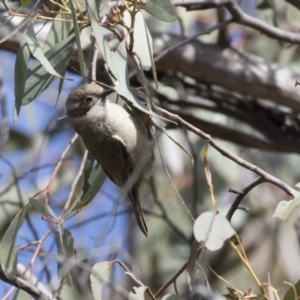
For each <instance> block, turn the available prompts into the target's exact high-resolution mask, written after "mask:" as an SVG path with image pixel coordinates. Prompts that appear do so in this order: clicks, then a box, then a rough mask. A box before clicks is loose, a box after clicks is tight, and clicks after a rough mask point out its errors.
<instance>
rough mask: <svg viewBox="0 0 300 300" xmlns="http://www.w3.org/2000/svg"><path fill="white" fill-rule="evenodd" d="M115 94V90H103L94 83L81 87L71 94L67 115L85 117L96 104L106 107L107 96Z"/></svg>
mask: <svg viewBox="0 0 300 300" xmlns="http://www.w3.org/2000/svg"><path fill="white" fill-rule="evenodd" d="M113 92H114V89H109V88H108V89H103V88H102V87H101V86H99V85H97V84H94V83H91V84H84V85H81V86H79V87H78V88H76V89H74V90H73V91H72V92H71V93H70V94H69V97H68V99H67V102H66V109H67V115H68V116H70V117H81V116H84V115H86V114H87V112H88V111H89V110H90V109H91V108H92V107H93V106H94V105H95V104H96V103H99V104H100V105H101V104H102V105H105V100H106V96H107V95H109V94H111V93H113Z"/></svg>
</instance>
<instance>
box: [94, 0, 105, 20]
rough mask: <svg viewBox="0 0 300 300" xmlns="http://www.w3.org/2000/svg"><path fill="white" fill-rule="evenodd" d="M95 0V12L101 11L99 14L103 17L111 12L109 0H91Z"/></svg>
mask: <svg viewBox="0 0 300 300" xmlns="http://www.w3.org/2000/svg"><path fill="white" fill-rule="evenodd" d="M91 2H95V4H96V7H97V10H95V12H96V11H97V12H99V16H100V17H103V16H105V15H106V14H107V13H108V12H109V4H108V3H109V0H95V1H91Z"/></svg>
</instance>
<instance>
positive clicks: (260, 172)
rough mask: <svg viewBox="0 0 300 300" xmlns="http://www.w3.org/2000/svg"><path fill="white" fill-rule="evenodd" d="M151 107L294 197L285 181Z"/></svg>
mask: <svg viewBox="0 0 300 300" xmlns="http://www.w3.org/2000/svg"><path fill="white" fill-rule="evenodd" d="M153 107H154V109H155V110H156V111H157V112H159V113H162V114H164V115H165V116H167V118H169V119H170V120H173V121H175V122H176V123H178V124H180V125H181V126H183V127H185V128H187V129H188V130H190V131H192V132H194V133H195V134H197V135H199V136H200V137H202V138H203V139H204V140H206V142H207V143H208V144H210V145H211V146H212V147H213V148H215V149H216V150H217V151H218V152H219V153H221V154H222V155H223V156H225V157H227V158H229V159H230V160H232V161H234V162H235V163H237V164H238V165H240V166H242V167H244V168H245V169H248V170H250V171H252V172H254V173H256V174H257V175H259V176H261V177H263V178H264V180H265V181H266V182H270V183H272V184H274V185H276V186H277V187H279V188H280V189H282V190H283V191H285V192H286V193H287V194H288V195H290V196H292V197H294V194H293V192H294V190H293V189H292V188H291V187H290V186H289V185H287V184H286V183H284V182H283V181H281V180H280V179H278V178H276V177H274V176H272V175H271V174H269V173H267V172H265V171H264V170H262V169H260V168H259V167H257V166H255V165H253V164H251V163H249V162H247V161H245V160H243V159H242V158H240V157H238V156H237V155H235V154H234V153H232V152H230V151H228V150H227V149H225V148H223V147H222V146H220V145H219V144H218V143H216V142H215V141H214V140H213V138H212V137H211V136H210V135H208V134H206V133H205V132H203V131H201V130H200V129H198V128H196V127H194V126H192V125H191V124H190V123H188V122H186V121H185V120H183V119H182V118H180V117H179V116H177V115H174V114H172V113H170V112H168V111H166V110H165V109H162V108H160V107H157V106H156V105H154V106H153Z"/></svg>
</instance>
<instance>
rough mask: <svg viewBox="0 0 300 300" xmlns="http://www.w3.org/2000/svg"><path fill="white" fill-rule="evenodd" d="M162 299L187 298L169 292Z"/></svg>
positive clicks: (178, 299)
mask: <svg viewBox="0 0 300 300" xmlns="http://www.w3.org/2000/svg"><path fill="white" fill-rule="evenodd" d="M161 300H185V298H182V297H180V296H177V295H171V294H167V295H165V296H163V297H162V298H161Z"/></svg>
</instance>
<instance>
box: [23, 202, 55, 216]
mask: <svg viewBox="0 0 300 300" xmlns="http://www.w3.org/2000/svg"><path fill="white" fill-rule="evenodd" d="M29 202H30V204H31V205H32V206H33V207H34V208H35V209H36V210H38V211H39V212H40V213H42V214H43V215H46V216H50V217H53V218H55V219H56V216H55V213H54V212H53V210H52V208H51V207H50V205H49V204H47V203H45V202H44V201H43V200H39V199H34V198H29Z"/></svg>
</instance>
